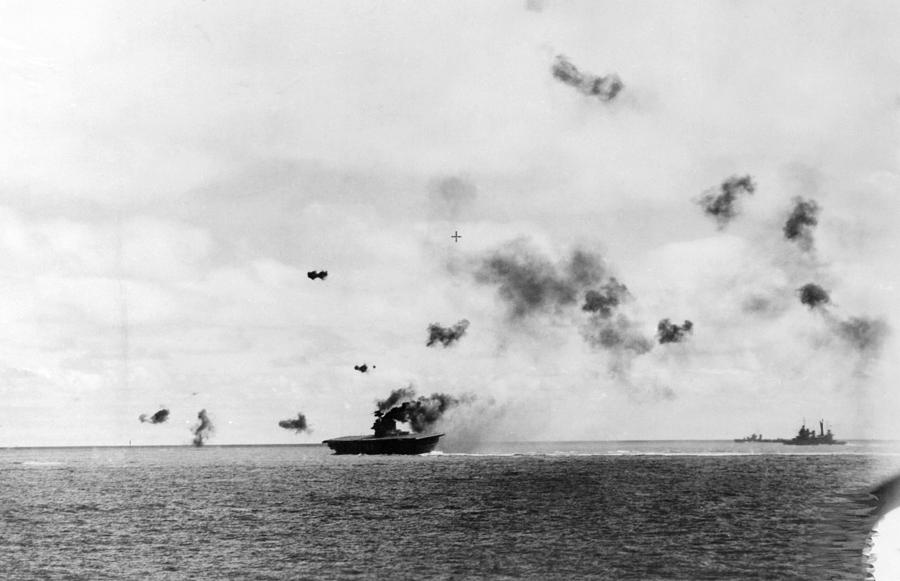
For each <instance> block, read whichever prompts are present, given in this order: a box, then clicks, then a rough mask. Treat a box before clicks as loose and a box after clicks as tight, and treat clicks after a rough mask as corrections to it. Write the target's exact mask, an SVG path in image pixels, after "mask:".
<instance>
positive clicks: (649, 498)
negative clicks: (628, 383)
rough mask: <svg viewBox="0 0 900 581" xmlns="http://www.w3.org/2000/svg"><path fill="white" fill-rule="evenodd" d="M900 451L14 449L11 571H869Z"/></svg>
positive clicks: (2, 533)
mask: <svg viewBox="0 0 900 581" xmlns="http://www.w3.org/2000/svg"><path fill="white" fill-rule="evenodd" d="M838 448H840V449H838ZM885 457H887V459H888V462H884V461H883V460H884V458H885ZM895 459H896V458H895V457H892V453H890V452H887V451H886V449H881V448H879V447H878V445H876V444H864V443H857V444H852V443H851V445H848V446H843V447H829V448H824V447H821V448H815V449H798V448H789V447H785V446H781V445H779V444H756V445H752V444H733V443H729V442H611V443H602V442H600V443H541V444H515V445H513V444H495V445H491V446H487V447H486V448H484V449H482V450H481V453H479V454H449V453H444V454H441V453H435V454H430V455H425V456H412V457H394V456H333V455H331V453H330V451H329V450H327V449H326V448H324V447H318V446H316V447H312V446H271V447H266V446H248V447H215V446H212V447H204V448H192V447H187V446H186V447H164V448H94V449H91V448H49V449H5V450H0V578H3V579H91V580H93V579H479V578H490V579H616V580H618V579H640V580H652V579H667V580H669V579H685V580H694V579H715V580H726V579H809V580H825V579H864V578H865V577H866V573H865V565H864V561H863V547H864V545H865V542H866V536H867V534H868V532H869V529H870V527H871V526H872V524H873V522H872V519H871V518H868V517H867V516H866V515H867V514H868V512H869V509H868V508H867V507H866V506H865V504H864V503H863V501H864V500H865V498H866V496H867V495H866V494H865V491H866V489H867V488H869V487H870V486H872V485H873V484H875V483H876V482H877V481H878V480H879V478H881V477H883V476H884V475H885V474H886V473H887V472H888V471H889V466H890V465H891V464H892V463H893V464H894V465H900V464H898V463H897V462H895V461H894V460H895ZM886 466H887V467H886Z"/></svg>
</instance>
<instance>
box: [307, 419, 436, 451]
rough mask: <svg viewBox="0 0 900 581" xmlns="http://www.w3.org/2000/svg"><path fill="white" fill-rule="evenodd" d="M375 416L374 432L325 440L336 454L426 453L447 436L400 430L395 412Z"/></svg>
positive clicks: (324, 442)
mask: <svg viewBox="0 0 900 581" xmlns="http://www.w3.org/2000/svg"><path fill="white" fill-rule="evenodd" d="M395 409H400V408H395ZM392 411H393V410H392ZM375 416H376V418H375V423H374V424H373V425H372V430H374V432H375V433H374V434H373V435H371V436H342V437H340V438H331V439H330V440H324V441H323V442H322V443H323V444H325V445H326V446H328V447H329V448H331V449H332V450H334V453H335V454H426V453H428V452H431V451H432V450H434V447H435V446H437V443H438V440H439V439H440V438H441V436H443V435H444V434H433V433H428V434H420V433H416V434H411V433H409V432H406V431H402V430H398V429H397V422H396V421H395V420H394V419H393V418H392V417H391V414H385V413H383V412H381V411H377V412H375Z"/></svg>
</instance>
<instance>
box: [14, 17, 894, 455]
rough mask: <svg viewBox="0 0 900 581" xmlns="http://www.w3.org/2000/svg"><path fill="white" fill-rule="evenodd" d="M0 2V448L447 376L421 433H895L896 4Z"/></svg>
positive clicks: (276, 416)
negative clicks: (558, 70)
mask: <svg viewBox="0 0 900 581" xmlns="http://www.w3.org/2000/svg"><path fill="white" fill-rule="evenodd" d="M0 13H2V18H0V83H2V85H0V87H2V95H3V96H2V98H0V132H2V135H3V139H2V140H0V307H2V308H0V393H2V396H3V397H2V401H3V404H2V405H0V445H68V444H91V445H93V444H126V443H128V442H129V441H132V442H133V443H134V444H182V443H184V444H187V443H189V441H190V433H189V426H190V425H191V424H192V423H194V422H195V421H196V414H197V412H198V411H199V410H200V409H202V408H205V409H207V411H208V412H209V416H210V418H211V419H212V421H213V423H214V424H215V426H216V432H215V433H214V435H213V436H212V439H211V440H210V442H211V443H221V444H236V443H286V442H315V441H318V440H321V439H324V438H328V437H334V436H339V435H345V434H351V433H365V432H366V431H367V430H368V428H369V426H370V424H371V421H372V416H371V412H372V410H373V409H374V401H375V400H376V399H380V398H383V397H385V396H386V395H387V394H388V393H389V392H390V391H391V390H392V389H394V388H397V387H403V386H407V385H410V384H412V385H413V386H414V388H415V389H416V390H417V391H418V392H419V393H423V394H429V393H432V392H443V393H449V394H453V395H456V396H463V395H466V394H470V395H473V396H474V400H473V401H472V403H469V404H466V405H463V406H461V407H459V408H457V409H456V410H454V411H452V412H451V413H450V415H449V416H448V418H447V423H446V425H445V429H446V430H447V431H448V434H449V435H448V442H449V443H450V444H453V442H454V441H461V440H463V439H473V438H484V439H492V440H498V439H499V440H510V439H529V440H558V439H679V438H731V437H739V436H744V435H747V434H750V433H751V432H763V433H765V434H766V435H767V436H770V435H771V436H773V437H775V436H789V435H793V433H794V431H795V430H796V428H797V427H798V426H799V423H800V422H801V421H802V420H803V419H804V418H806V420H807V421H808V422H812V421H815V420H817V419H818V418H820V417H824V418H826V420H827V421H829V422H830V424H831V425H832V426H833V428H834V429H835V431H836V432H837V434H838V435H839V436H842V437H849V438H858V437H890V438H900V424H898V423H897V422H896V421H893V420H894V418H896V415H897V413H898V411H900V395H898V387H897V383H896V379H897V377H898V372H900V358H898V357H897V355H898V353H897V333H896V330H897V329H900V315H898V311H897V308H896V305H897V304H900V301H898V299H900V296H898V279H900V266H898V261H897V258H896V256H897V251H898V246H897V243H898V240H900V232H898V229H897V228H896V221H897V218H898V216H900V199H898V195H900V157H898V153H900V152H898V139H897V137H898V135H897V130H898V113H900V62H898V61H900V38H898V35H897V30H900V9H898V8H897V7H896V3H895V2H890V1H888V2H865V3H858V2H828V3H822V2H818V1H809V2H792V3H785V2H780V1H779V2H754V3H752V4H751V3H744V2H718V3H711V2H702V3H700V2H698V3H689V2H679V3H671V2H658V3H653V2H596V1H589V2H583V3H581V2H563V1H554V0H529V1H528V2H525V1H524V0H520V1H515V2H482V1H478V2H459V1H454V2H440V3H435V2H418V1H417V2H373V1H367V2H342V3H335V2H324V1H323V2H266V3H264V4H258V3H253V2H230V1H220V0H209V1H206V2H181V1H179V2H168V3H167V2H147V3H128V4H123V3H120V2H108V3H104V2H78V3H66V2H60V3H47V2H33V1H28V2H20V3H15V2H7V3H4V6H3V8H2V9H0ZM559 55H565V57H566V58H567V59H568V61H569V62H571V63H572V64H574V65H575V66H576V67H577V68H578V69H579V70H580V71H581V72H583V73H585V74H587V75H595V76H606V75H610V74H612V73H615V74H617V75H618V76H619V78H620V79H621V80H622V82H623V83H624V89H623V90H622V91H621V92H620V93H619V94H617V95H616V96H615V97H614V98H612V99H609V100H603V99H600V98H598V97H597V96H595V95H591V94H588V93H589V91H587V90H581V89H582V88H584V87H577V86H574V85H573V84H567V83H565V82H562V81H561V80H560V79H558V78H555V77H554V75H553V73H552V68H553V66H554V63H555V62H557V60H556V59H557V57H558V56H559ZM588 80H590V79H588ZM744 175H749V176H752V180H753V182H754V184H755V191H754V192H753V193H752V194H746V193H745V194H743V195H740V196H739V197H738V200H737V202H736V204H737V205H736V209H737V212H736V215H735V216H734V217H733V219H732V220H730V222H728V223H727V224H719V223H717V221H716V220H715V219H713V217H711V216H709V215H706V214H705V213H704V211H703V209H702V208H701V206H700V205H699V204H698V200H699V199H700V198H701V197H702V196H703V195H704V194H705V193H713V194H715V193H717V192H721V189H720V184H722V182H723V181H724V180H727V179H728V178H729V177H731V176H744ZM797 196H800V197H802V198H803V199H804V200H812V201H814V202H815V203H816V205H817V206H818V207H819V212H818V214H817V219H818V223H817V224H816V225H815V226H809V227H808V228H807V230H806V231H805V237H801V238H798V239H794V240H788V239H787V238H786V237H785V236H784V232H783V227H784V224H785V221H786V220H787V219H788V216H789V215H790V214H791V211H792V207H793V205H794V201H793V200H794V198H795V197H797ZM454 231H458V232H459V233H460V235H461V236H462V238H461V239H459V241H458V242H454V241H453V239H451V238H450V235H451V234H453V232H454ZM804 241H805V242H804ZM578 252H580V254H578V255H579V256H587V257H589V258H590V262H591V264H592V265H593V267H594V271H593V273H594V275H593V278H591V279H590V280H588V281H586V282H585V281H578V280H574V279H572V277H570V276H569V275H568V274H567V273H568V268H569V266H568V265H569V264H570V262H571V257H572V256H573V253H578ZM511 265H512V266H514V267H515V268H513V269H512V271H511V270H510V268H509V267H510V266H511ZM313 269H316V270H318V269H324V270H327V271H328V278H327V279H326V280H324V281H323V280H315V281H313V280H310V279H309V278H307V276H306V273H307V271H309V270H313ZM516 269H518V270H516ZM529 277H530V278H529ZM610 277H615V279H616V280H617V281H618V282H620V283H622V284H624V285H626V286H627V288H628V293H627V294H625V295H623V297H622V300H621V303H620V304H618V305H615V309H614V312H612V313H611V314H610V315H609V316H608V317H607V318H603V317H602V314H600V313H597V314H593V315H592V314H591V313H589V312H588V311H585V310H583V309H582V308H581V307H582V304H583V302H584V301H583V298H584V293H585V292H587V290H592V289H594V290H598V289H601V288H602V287H603V285H605V284H608V283H609V279H610ZM576 278H577V277H576ZM589 278H590V277H589ZM523 281H525V282H528V281H531V283H533V284H532V287H529V289H530V290H529V289H524V290H523V289H522V288H519V287H517V286H516V284H517V283H521V282H523ZM806 283H815V284H817V285H820V286H821V287H822V288H823V289H825V290H826V291H827V292H828V294H829V295H830V302H828V303H825V304H822V305H820V306H818V307H815V308H809V307H807V306H805V305H803V304H801V302H800V299H799V294H798V292H797V289H798V288H800V287H801V286H802V285H804V284H806ZM526 286H527V285H526ZM517 289H518V290H517ZM525 291H527V292H525ZM569 291H572V292H574V293H575V295H574V299H573V298H572V296H570V295H566V294H565V293H567V292H569ZM523 293H524V294H523ZM528 293H531V294H528ZM535 293H536V294H535ZM542 293H543V294H542ZM523 301H524V302H523ZM523 305H524V306H523ZM663 318H669V319H671V320H672V321H673V322H675V323H679V324H681V323H683V321H685V320H690V321H692V323H693V329H692V332H691V333H688V334H687V335H686V336H685V337H684V339H683V340H682V341H681V342H673V343H665V344H659V342H658V339H657V337H656V333H657V323H658V322H659V321H660V320H661V319H663ZM462 319H467V320H468V321H469V322H470V325H469V327H468V330H467V332H466V334H465V335H464V336H462V337H461V338H460V339H459V341H457V342H456V343H455V344H452V345H450V346H449V347H446V348H445V347H442V346H440V345H436V346H432V347H426V345H425V342H426V340H427V338H428V331H427V329H428V326H429V324H431V323H440V324H442V325H452V324H454V323H456V322H457V321H460V320H462ZM860 324H862V325H863V327H864V328H863V329H861V330H860V327H859V325H860ZM854 325H856V326H854ZM854 329H855V331H854ZM614 331H615V332H622V333H624V334H625V335H627V336H628V337H629V338H630V339H628V340H627V341H625V343H622V344H618V345H611V344H604V341H603V340H599V341H598V337H599V338H600V339H602V338H603V337H607V338H608V337H609V335H608V333H611V332H614ZM604 333H607V334H606V335H604ZM629 341H630V343H629ZM606 343H609V341H607V342H606ZM623 345H624V346H623ZM363 362H366V363H368V364H369V365H370V366H371V365H373V364H374V365H375V366H376V367H375V369H371V370H370V371H369V372H367V373H365V374H361V373H359V372H357V371H355V370H354V369H353V366H354V365H358V364H361V363H363ZM161 406H164V407H166V408H168V409H170V410H171V416H170V418H169V420H168V421H167V422H166V423H163V424H158V425H152V424H148V423H143V424H142V423H140V422H139V421H138V415H139V414H141V413H147V414H152V413H153V412H155V411H157V410H158V409H160V407H161ZM298 412H302V413H304V414H306V416H307V418H308V421H309V424H310V426H311V428H312V433H303V434H295V433H293V432H290V431H287V430H283V429H281V428H279V427H278V421H279V420H283V419H287V418H290V417H292V416H296V414H297V413H298Z"/></svg>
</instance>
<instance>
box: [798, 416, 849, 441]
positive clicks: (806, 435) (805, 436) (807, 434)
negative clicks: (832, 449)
mask: <svg viewBox="0 0 900 581" xmlns="http://www.w3.org/2000/svg"><path fill="white" fill-rule="evenodd" d="M782 443H783V444H787V445H788V446H822V445H828V446H835V445H842V444H846V443H847V442H844V441H841V440H835V439H834V434H832V433H831V430H828V431H827V432H826V431H825V421H824V420H819V433H818V434H817V433H816V430H815V429H812V430H810V429H808V428H807V427H806V423H805V422H804V423H803V425H801V426H800V430H799V431H798V432H797V435H796V436H794V437H793V438H791V439H790V440H783V441H782Z"/></svg>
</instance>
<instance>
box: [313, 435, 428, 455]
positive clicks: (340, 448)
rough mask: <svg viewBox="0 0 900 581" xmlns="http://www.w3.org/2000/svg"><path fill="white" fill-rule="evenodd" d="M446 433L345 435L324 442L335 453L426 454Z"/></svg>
mask: <svg viewBox="0 0 900 581" xmlns="http://www.w3.org/2000/svg"><path fill="white" fill-rule="evenodd" d="M443 435H444V434H403V435H399V436H384V437H381V438H378V437H376V436H344V437H342V438H332V439H330V440H325V441H324V442H322V443H323V444H325V445H326V446H328V447H329V448H331V449H332V450H334V453H335V454H426V453H428V452H431V451H432V450H434V447H435V446H437V443H438V440H439V439H440V437H441V436H443Z"/></svg>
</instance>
